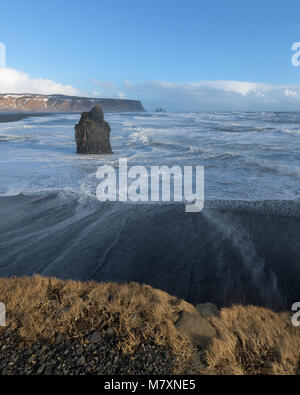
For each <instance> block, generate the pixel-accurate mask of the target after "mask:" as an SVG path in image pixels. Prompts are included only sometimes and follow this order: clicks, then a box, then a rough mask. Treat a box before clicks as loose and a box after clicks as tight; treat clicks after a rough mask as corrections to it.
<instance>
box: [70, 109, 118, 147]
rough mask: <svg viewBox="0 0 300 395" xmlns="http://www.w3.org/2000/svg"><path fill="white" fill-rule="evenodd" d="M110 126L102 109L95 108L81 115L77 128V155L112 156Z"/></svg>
mask: <svg viewBox="0 0 300 395" xmlns="http://www.w3.org/2000/svg"><path fill="white" fill-rule="evenodd" d="M110 131H111V129H110V126H109V123H108V122H105V120H104V115H103V111H102V108H101V107H100V106H95V107H94V108H93V109H92V110H91V111H89V112H84V113H82V115H81V119H80V121H79V123H78V124H77V125H76V126H75V139H76V144H77V154H112V153H113V152H112V149H111V146H110V141H109V137H110Z"/></svg>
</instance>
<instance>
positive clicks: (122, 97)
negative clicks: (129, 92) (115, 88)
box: [117, 92, 126, 99]
mask: <svg viewBox="0 0 300 395" xmlns="http://www.w3.org/2000/svg"><path fill="white" fill-rule="evenodd" d="M117 96H118V98H119V99H124V98H125V96H126V95H125V93H123V92H119V93H118V94H117Z"/></svg>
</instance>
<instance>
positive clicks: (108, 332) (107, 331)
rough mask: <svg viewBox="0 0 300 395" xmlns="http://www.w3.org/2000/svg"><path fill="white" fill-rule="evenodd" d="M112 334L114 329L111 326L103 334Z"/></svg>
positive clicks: (109, 335) (111, 335)
mask: <svg viewBox="0 0 300 395" xmlns="http://www.w3.org/2000/svg"><path fill="white" fill-rule="evenodd" d="M114 335H115V331H114V330H113V328H111V327H109V328H107V329H106V331H105V336H107V337H113V336H114Z"/></svg>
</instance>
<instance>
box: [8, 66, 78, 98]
mask: <svg viewBox="0 0 300 395" xmlns="http://www.w3.org/2000/svg"><path fill="white" fill-rule="evenodd" d="M0 93H40V94H45V95H50V94H63V95H78V94H79V92H78V90H77V89H76V88H74V87H73V86H71V85H63V84H60V83H58V82H54V81H52V80H49V79H45V78H32V77H31V76H30V75H28V74H26V73H23V72H21V71H18V70H14V69H11V68H8V67H0Z"/></svg>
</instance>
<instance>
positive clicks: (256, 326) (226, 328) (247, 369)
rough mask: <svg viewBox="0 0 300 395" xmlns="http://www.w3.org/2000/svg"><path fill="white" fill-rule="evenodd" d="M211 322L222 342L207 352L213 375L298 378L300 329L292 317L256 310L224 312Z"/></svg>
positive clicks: (251, 307)
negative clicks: (296, 376) (295, 375)
mask: <svg viewBox="0 0 300 395" xmlns="http://www.w3.org/2000/svg"><path fill="white" fill-rule="evenodd" d="M211 322H212V323H213V325H214V326H215V328H216V329H217V332H218V335H219V336H218V338H217V339H214V341H213V343H212V344H211V346H210V347H209V349H208V350H207V362H208V365H209V368H208V370H207V372H208V373H210V374H235V375H250V374H251V375H258V374H260V375H287V374H288V375H294V374H297V373H300V372H299V360H300V328H296V327H293V326H292V323H291V317H290V315H289V314H288V313H280V314H279V313H274V312H273V311H271V310H268V309H264V308H260V307H253V306H247V307H242V306H234V307H232V308H230V309H223V310H222V312H221V317H220V319H218V318H213V319H211Z"/></svg>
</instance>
